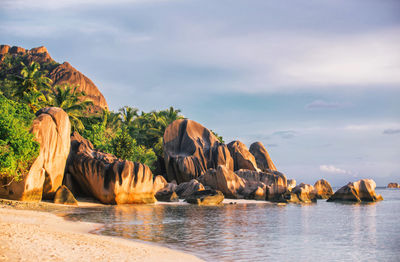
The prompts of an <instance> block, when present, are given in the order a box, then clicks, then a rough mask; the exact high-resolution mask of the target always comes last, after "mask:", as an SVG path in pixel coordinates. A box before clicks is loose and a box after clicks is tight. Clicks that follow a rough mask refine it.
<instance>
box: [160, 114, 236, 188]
mask: <svg viewBox="0 0 400 262" xmlns="http://www.w3.org/2000/svg"><path fill="white" fill-rule="evenodd" d="M164 160H165V167H166V172H167V181H172V180H176V181H177V182H178V184H180V183H182V182H188V181H190V180H192V179H195V178H197V177H199V176H201V175H202V174H204V173H205V172H206V170H207V169H209V168H214V169H216V168H217V167H218V166H219V165H223V166H226V167H227V168H228V169H229V170H233V167H234V166H233V165H234V163H233V159H232V157H231V155H230V153H229V150H228V148H227V146H226V145H225V144H222V143H220V142H219V141H218V139H217V138H216V137H215V135H214V134H212V132H210V130H208V129H207V128H205V127H203V126H202V125H200V124H199V123H197V122H195V121H192V120H188V119H180V120H175V121H174V122H173V123H171V124H170V125H169V126H168V127H167V129H166V130H165V133H164Z"/></svg>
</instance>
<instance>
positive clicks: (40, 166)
mask: <svg viewBox="0 0 400 262" xmlns="http://www.w3.org/2000/svg"><path fill="white" fill-rule="evenodd" d="M36 116H37V117H36V119H35V120H34V121H33V124H32V128H31V133H33V134H34V135H35V138H36V141H38V143H39V144H40V151H39V156H38V157H37V158H36V160H35V161H34V162H33V164H32V166H31V167H30V169H29V172H28V173H27V174H25V175H23V177H22V180H21V181H19V182H12V183H11V184H10V185H9V186H0V197H3V198H8V199H14V200H21V201H40V200H41V199H42V197H43V198H45V199H52V198H53V197H54V194H55V191H56V190H57V189H58V188H59V186H61V184H62V181H63V176H64V169H65V164H66V160H67V157H68V154H69V150H70V132H71V125H70V122H69V118H68V115H67V114H66V113H65V112H64V110H62V109H61V108H57V107H46V108H43V109H41V110H39V111H38V112H37V113H36ZM9 182H10V181H8V180H5V181H0V184H3V185H6V184H8V183H9Z"/></svg>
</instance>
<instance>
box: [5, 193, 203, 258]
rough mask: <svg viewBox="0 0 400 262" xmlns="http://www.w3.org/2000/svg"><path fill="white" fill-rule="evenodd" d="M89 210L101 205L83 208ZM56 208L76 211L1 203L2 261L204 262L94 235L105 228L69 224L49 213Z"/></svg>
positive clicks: (152, 246)
mask: <svg viewBox="0 0 400 262" xmlns="http://www.w3.org/2000/svg"><path fill="white" fill-rule="evenodd" d="M85 203H86V202H85ZM34 206H37V207H38V209H39V210H32V209H35V208H34ZM87 206H89V207H90V206H98V204H96V203H93V205H92V203H90V202H88V203H87V204H84V205H81V206H79V207H87ZM54 208H56V209H55V210H57V208H59V209H60V210H68V209H71V208H75V207H68V206H63V205H58V204H53V203H47V202H39V203H29V202H20V201H10V200H3V199H1V201H0V232H1V233H0V243H1V244H0V261H32V258H34V260H37V261H96V262H98V261H148V262H153V261H154V262H155V261H157V262H158V261H182V262H183V261H193V262H197V261H203V260H201V259H200V258H198V257H196V256H194V255H191V254H188V253H185V252H182V251H178V250H174V249H169V248H166V247H162V246H158V245H156V244H153V243H143V242H142V241H135V240H128V239H123V238H118V237H110V236H102V235H96V234H91V233H90V232H91V231H94V230H96V229H98V228H99V227H101V226H102V224H95V223H88V222H81V221H69V220H66V219H64V218H62V217H60V216H57V215H56V214H53V213H51V211H49V209H52V211H55V210H54Z"/></svg>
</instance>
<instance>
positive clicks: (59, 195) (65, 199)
mask: <svg viewBox="0 0 400 262" xmlns="http://www.w3.org/2000/svg"><path fill="white" fill-rule="evenodd" d="M54 203H56V204H63V205H72V206H77V205H78V201H76V199H75V197H74V195H73V194H72V193H71V191H69V189H68V188H67V187H66V186H60V187H59V188H58V189H57V191H56V194H55V196H54Z"/></svg>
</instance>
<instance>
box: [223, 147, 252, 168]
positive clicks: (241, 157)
mask: <svg viewBox="0 0 400 262" xmlns="http://www.w3.org/2000/svg"><path fill="white" fill-rule="evenodd" d="M227 146H228V149H229V152H230V153H231V156H232V158H233V162H234V170H235V171H236V170H239V169H248V170H254V171H257V170H258V168H257V164H256V159H255V158H254V156H253V155H252V154H251V153H250V151H249V150H248V149H247V147H246V145H245V144H243V143H242V142H240V141H232V142H230V143H229V144H228V145H227Z"/></svg>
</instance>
